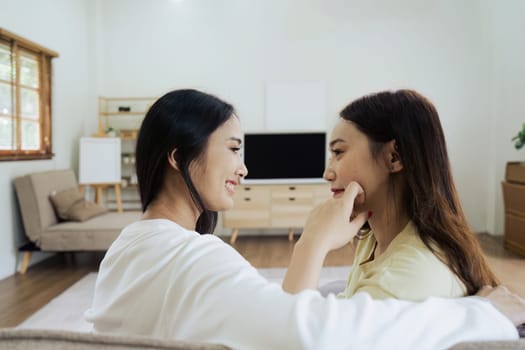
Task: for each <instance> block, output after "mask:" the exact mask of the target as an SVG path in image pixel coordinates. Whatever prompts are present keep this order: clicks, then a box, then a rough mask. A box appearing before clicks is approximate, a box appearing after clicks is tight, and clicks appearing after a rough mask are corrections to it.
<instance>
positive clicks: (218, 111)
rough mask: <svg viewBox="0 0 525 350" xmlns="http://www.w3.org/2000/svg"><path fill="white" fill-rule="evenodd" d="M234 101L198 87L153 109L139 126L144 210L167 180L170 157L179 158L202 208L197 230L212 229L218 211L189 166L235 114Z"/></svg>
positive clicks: (138, 155)
mask: <svg viewBox="0 0 525 350" xmlns="http://www.w3.org/2000/svg"><path fill="white" fill-rule="evenodd" d="M234 113H235V110H234V108H233V106H232V105H230V104H229V103H226V102H224V101H222V100H220V99H219V98H217V97H215V96H212V95H209V94H206V93H204V92H201V91H197V90H191V89H186V90H175V91H171V92H169V93H167V94H165V95H164V96H162V97H161V98H159V99H158V100H157V101H156V102H155V103H154V104H153V105H152V106H151V108H150V109H149V111H148V112H147V114H146V116H145V118H144V120H143V121H142V125H141V127H140V130H139V134H138V138H137V146H136V151H135V152H136V171H137V178H138V185H139V192H140V200H141V203H142V211H146V209H147V207H148V205H149V204H150V203H151V202H152V201H153V200H154V199H155V197H156V196H157V195H158V193H159V191H160V190H161V189H162V185H163V183H164V176H165V174H166V170H167V166H168V157H170V155H171V153H172V152H173V151H174V150H175V149H176V150H177V151H176V152H174V156H175V161H176V162H177V166H178V168H179V171H180V173H181V176H182V178H183V179H184V182H185V183H186V185H187V186H188V190H189V192H190V195H191V198H192V199H193V202H194V203H195V205H196V206H197V208H198V209H199V210H200V211H201V215H200V216H199V218H198V220H197V225H196V228H195V229H196V231H197V232H200V233H212V232H213V230H214V229H215V225H216V224H217V213H216V212H213V211H210V210H208V209H207V208H206V207H205V205H204V202H203V201H202V198H201V196H200V194H199V193H198V192H197V189H196V188H195V186H194V184H193V181H192V179H191V177H190V173H189V166H190V164H191V163H192V161H194V160H196V159H198V158H199V157H200V156H201V155H203V153H204V151H205V150H206V145H207V143H208V138H209V137H210V135H211V134H212V133H213V132H214V131H215V130H216V129H217V128H219V127H220V126H221V125H222V124H224V123H225V122H226V121H227V120H229V119H230V118H231V117H232V115H234Z"/></svg>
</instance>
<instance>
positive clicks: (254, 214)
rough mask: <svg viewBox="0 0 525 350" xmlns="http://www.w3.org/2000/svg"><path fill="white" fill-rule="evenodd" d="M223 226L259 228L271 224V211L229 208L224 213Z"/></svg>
mask: <svg viewBox="0 0 525 350" xmlns="http://www.w3.org/2000/svg"><path fill="white" fill-rule="evenodd" d="M222 218H223V226H224V227H228V228H234V227H243V228H259V227H268V226H270V213H269V211H268V209H264V210H249V209H239V210H229V211H226V212H224V213H223V217H222Z"/></svg>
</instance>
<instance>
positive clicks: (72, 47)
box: [0, 0, 97, 279]
mask: <svg viewBox="0 0 525 350" xmlns="http://www.w3.org/2000/svg"><path fill="white" fill-rule="evenodd" d="M92 7H93V5H91V4H90V1H89V0H74V1H73V0H46V1H39V0H0V9H1V11H0V26H1V27H2V28H5V29H7V30H9V31H11V32H13V33H16V34H18V35H20V36H22V37H24V38H27V39H29V40H31V41H34V42H36V43H39V44H41V45H43V46H45V47H48V48H50V49H52V50H54V51H56V52H58V53H59V55H60V57H58V58H56V59H54V60H53V63H52V64H53V86H52V93H53V96H52V98H53V99H52V113H53V115H52V117H53V129H52V132H53V138H52V142H53V151H54V153H55V156H54V157H53V159H51V160H38V161H14V162H13V161H9V162H0V213H1V214H0V215H1V217H0V222H1V223H2V229H1V230H0V279H1V278H3V277H6V276H9V275H12V274H13V273H14V272H15V271H16V264H17V246H18V245H19V244H20V243H21V242H24V241H25V238H24V233H23V232H24V231H23V228H22V226H21V221H20V215H19V212H18V206H17V202H16V198H15V193H14V188H13V178H15V177H16V176H20V175H24V174H26V173H29V172H36V171H45V170H50V169H62V168H70V167H72V168H73V169H75V170H76V169H77V158H78V156H77V154H78V138H79V136H81V135H83V134H84V133H85V132H86V130H89V129H93V128H94V126H93V125H96V113H97V109H96V108H97V105H96V103H97V101H96V95H97V94H96V90H95V88H96V85H95V84H96V81H95V80H94V79H93V76H94V72H95V69H94V67H95V66H94V64H93V61H92V60H91V59H90V55H89V50H90V45H93V40H92V39H91V38H90V33H93V32H94V29H93V28H90V27H93V25H92V24H91V23H90V20H88V19H89V18H90V16H89V13H90V12H91V11H92ZM43 256H45V255H44V254H36V257H35V258H34V259H33V260H34V261H38V260H39V259H41V258H42V257H43Z"/></svg>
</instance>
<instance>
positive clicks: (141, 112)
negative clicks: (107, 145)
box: [97, 97, 157, 210]
mask: <svg viewBox="0 0 525 350" xmlns="http://www.w3.org/2000/svg"><path fill="white" fill-rule="evenodd" d="M156 99H157V98H155V97H99V99H98V102H99V108H98V134H97V135H98V136H111V135H110V133H109V131H110V128H111V130H112V131H113V132H114V133H115V136H118V137H120V139H121V174H122V182H121V189H122V205H123V208H124V210H140V208H141V206H140V197H139V194H138V187H137V178H136V175H135V145H136V140H137V135H138V130H139V128H140V124H141V123H142V120H143V119H144V116H145V115H146V113H147V111H148V109H149V107H150V106H151V105H152V104H153V103H154V102H155V101H156ZM106 205H107V206H108V207H109V208H110V209H114V207H115V205H116V201H115V197H114V194H113V193H109V194H108V195H107V197H106Z"/></svg>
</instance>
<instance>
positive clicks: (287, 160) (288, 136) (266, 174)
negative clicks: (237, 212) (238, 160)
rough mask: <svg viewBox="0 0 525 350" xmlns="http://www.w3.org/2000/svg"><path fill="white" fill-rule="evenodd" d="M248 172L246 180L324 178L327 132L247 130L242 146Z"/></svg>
mask: <svg viewBox="0 0 525 350" xmlns="http://www.w3.org/2000/svg"><path fill="white" fill-rule="evenodd" d="M243 148H244V150H243V155H244V163H245V164H246V167H247V168H248V175H247V176H246V178H245V179H244V180H243V183H288V182H294V183H297V182H299V183H316V182H322V181H323V172H324V168H325V165H326V133H325V132H298V133H289V132H287V133H246V134H245V135H244V146H243Z"/></svg>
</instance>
